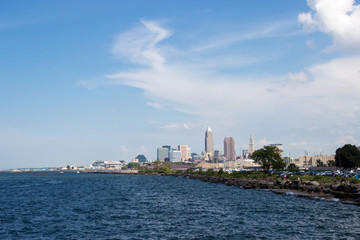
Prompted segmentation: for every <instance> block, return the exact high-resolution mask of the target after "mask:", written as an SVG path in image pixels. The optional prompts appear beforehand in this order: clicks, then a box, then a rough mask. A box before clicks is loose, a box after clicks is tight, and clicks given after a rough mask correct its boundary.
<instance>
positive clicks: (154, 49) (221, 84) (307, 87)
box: [107, 21, 360, 146]
mask: <svg viewBox="0 0 360 240" xmlns="http://www.w3.org/2000/svg"><path fill="white" fill-rule="evenodd" d="M151 23H152V24H151V25H150V26H149V24H146V22H144V21H143V24H144V25H143V29H142V31H140V32H139V31H138V29H137V28H136V29H133V30H130V31H128V32H126V33H125V34H120V35H119V36H122V39H120V38H118V41H117V43H116V46H117V45H118V44H119V42H121V43H122V44H121V47H117V51H116V54H122V55H124V56H127V57H128V58H129V60H131V61H133V62H134V63H138V64H143V63H144V60H143V58H140V57H136V56H151V57H145V59H146V64H147V66H146V67H138V68H135V69H132V70H128V71H122V72H118V73H114V74H109V75H107V77H108V78H109V79H110V84H125V85H128V86H132V87H136V88H140V89H142V90H143V91H144V94H145V96H146V97H147V98H149V99H151V100H153V101H156V102H148V103H147V105H149V106H152V107H160V106H161V105H163V104H166V106H167V108H169V109H172V110H175V111H179V112H185V113H190V114H192V115H193V116H196V117H197V121H198V123H200V124H202V125H207V124H209V123H210V124H212V123H217V124H218V125H222V126H228V128H232V127H237V126H238V125H244V124H248V123H251V125H252V126H256V127H260V125H264V124H265V125H267V124H268V125H269V126H270V128H275V129H278V130H282V131H285V132H290V131H292V130H293V129H294V128H296V129H299V132H304V131H305V132H311V131H309V129H312V131H314V130H315V131H317V132H320V131H322V132H327V133H328V134H330V135H332V136H333V140H334V141H335V139H334V138H335V137H337V136H340V135H343V133H342V132H341V131H350V130H351V129H354V128H357V129H358V128H359V122H360V121H359V116H360V115H359V109H358V108H357V107H356V106H357V105H358V102H360V94H359V92H360V57H359V56H353V57H339V58H337V59H334V60H330V61H328V62H324V63H320V64H317V65H313V66H310V67H308V68H306V69H302V70H299V71H298V72H295V73H292V72H290V73H287V74H284V75H280V76H266V77H257V76H247V77H244V76H242V75H238V74H231V75H230V74H219V73H218V72H216V71H215V72H214V69H213V68H210V69H209V68H208V67H207V63H208V61H204V67H196V68H189V67H188V66H189V64H188V62H186V61H182V60H181V59H180V60H178V59H176V58H174V57H172V56H169V55H166V54H165V53H164V52H163V51H161V42H160V41H161V40H164V39H165V38H166V37H169V36H170V34H169V32H170V31H169V30H167V29H164V28H162V27H161V25H160V24H158V23H156V22H151ZM153 26H155V27H154V29H155V30H154V29H153ZM149 32H150V33H151V34H149ZM136 39H141V40H139V41H137V40H136ZM126 44H129V47H127V45H126ZM128 49H135V50H136V51H135V52H136V54H135V53H130V52H129V50H128ZM148 52H151V53H153V54H152V55H147V54H146V53H148ZM134 56H135V57H134ZM231 57H232V56H231V55H229V58H231ZM159 59H161V61H159ZM168 59H171V61H167V60H168ZM214 61H215V60H214ZM170 62H171V63H170ZM198 64H199V66H201V61H199V63H198ZM220 64H221V63H220ZM209 119H210V121H211V122H209ZM335 126H340V127H338V128H336V127H335ZM187 127H188V125H183V124H182V123H170V124H166V125H165V126H163V128H164V129H187ZM268 129H269V127H267V128H266V127H264V130H265V131H267V130H268ZM252 130H254V129H252ZM250 131H251V130H250ZM313 137H314V136H313ZM312 140H314V139H312ZM320 141H321V140H320ZM259 143H260V144H264V145H266V144H268V143H269V142H267V141H266V139H263V140H261V141H259ZM284 144H285V142H284ZM257 146H258V145H257Z"/></svg>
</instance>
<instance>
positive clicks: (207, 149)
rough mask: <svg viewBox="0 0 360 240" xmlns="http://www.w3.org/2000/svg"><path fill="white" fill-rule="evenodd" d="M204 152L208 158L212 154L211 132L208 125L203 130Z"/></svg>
mask: <svg viewBox="0 0 360 240" xmlns="http://www.w3.org/2000/svg"><path fill="white" fill-rule="evenodd" d="M205 152H206V154H207V155H209V157H210V159H212V157H213V156H214V144H213V134H212V131H211V129H210V126H209V127H208V129H207V130H206V132H205Z"/></svg>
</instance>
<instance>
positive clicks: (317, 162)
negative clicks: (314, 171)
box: [316, 159, 325, 167]
mask: <svg viewBox="0 0 360 240" xmlns="http://www.w3.org/2000/svg"><path fill="white" fill-rule="evenodd" d="M316 166H318V167H325V164H324V163H323V162H322V161H321V160H320V159H316Z"/></svg>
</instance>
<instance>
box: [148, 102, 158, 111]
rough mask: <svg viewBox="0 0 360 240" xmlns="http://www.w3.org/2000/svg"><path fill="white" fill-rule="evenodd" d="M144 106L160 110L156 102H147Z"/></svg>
mask: <svg viewBox="0 0 360 240" xmlns="http://www.w3.org/2000/svg"><path fill="white" fill-rule="evenodd" d="M146 105H148V106H150V107H153V108H156V109H161V104H160V103H158V102H147V103H146Z"/></svg>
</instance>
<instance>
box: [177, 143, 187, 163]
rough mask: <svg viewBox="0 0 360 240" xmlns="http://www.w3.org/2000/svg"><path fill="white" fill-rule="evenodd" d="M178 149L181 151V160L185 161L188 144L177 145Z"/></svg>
mask: <svg viewBox="0 0 360 240" xmlns="http://www.w3.org/2000/svg"><path fill="white" fill-rule="evenodd" d="M178 150H179V151H180V152H181V161H186V160H188V159H189V147H188V145H179V146H178Z"/></svg>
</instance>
